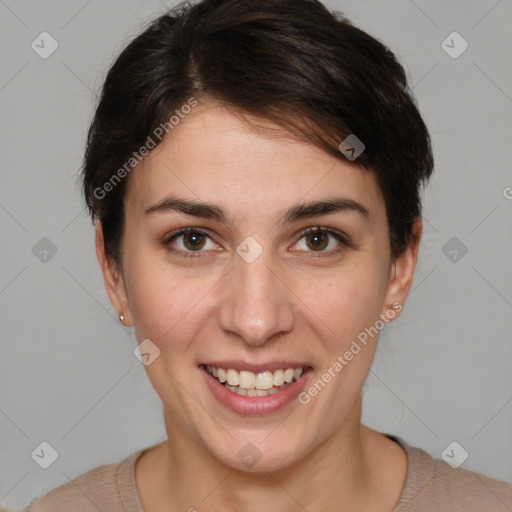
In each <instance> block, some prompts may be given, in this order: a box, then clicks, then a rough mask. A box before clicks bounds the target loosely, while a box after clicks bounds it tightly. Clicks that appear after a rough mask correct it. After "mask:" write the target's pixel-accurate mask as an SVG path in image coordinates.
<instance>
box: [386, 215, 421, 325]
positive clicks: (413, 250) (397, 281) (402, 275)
mask: <svg viewBox="0 0 512 512" xmlns="http://www.w3.org/2000/svg"><path fill="white" fill-rule="evenodd" d="M422 230H423V222H422V220H421V218H420V217H416V219H415V220H414V223H413V227H412V240H411V242H410V244H409V246H408V247H407V249H406V250H405V251H404V252H403V253H402V254H401V255H400V256H398V257H397V258H396V259H395V260H394V261H393V263H392V268H391V275H390V279H389V283H388V288H387V292H386V299H385V301H384V309H383V311H382V315H381V318H382V320H384V321H391V320H393V319H394V318H397V317H398V316H400V312H401V311H402V308H403V305H404V304H405V300H406V298H407V295H408V293H409V289H410V288H411V284H412V280H413V277H414V269H415V268H416V261H417V259H418V250H419V246H420V241H421V233H422ZM386 313H387V314H386Z"/></svg>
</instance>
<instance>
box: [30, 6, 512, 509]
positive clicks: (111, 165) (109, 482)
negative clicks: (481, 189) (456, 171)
mask: <svg viewBox="0 0 512 512" xmlns="http://www.w3.org/2000/svg"><path fill="white" fill-rule="evenodd" d="M432 169H433V158H432V152H431V146H430V139H429V135H428V132H427V129H426V127H425V125H424V122H423V120H422V118H421V116H420V114H419V112H418V110H417V108H416V106H415V102H414V99H413V97H412V95H411V94H410V91H409V90H408V87H407V82H406V78H405V73H404V71H403V68H402V67H401V66H400V64H399V63H398V62H397V60H396V59H395V57H394V55H393V54H392V53H391V52H390V51H389V50H388V49H387V48H386V47H384V46H383V45H382V44H381V43H379V42H378V41H376V40H375V39H373V38H372V37H371V36H369V35H368V34H366V33H364V32H363V31H361V30H359V29H357V28H355V27H353V26H352V25H351V24H350V22H349V21H347V20H346V19H343V18H341V17H338V18H336V17H335V16H334V15H333V14H332V13H330V12H329V11H328V10H327V9H326V8H325V7H324V6H323V5H322V4H320V3H319V2H317V1H314V0H309V1H308V0H263V1H251V0H205V1H203V2H201V3H198V4H196V5H195V6H193V7H190V6H182V7H181V8H179V9H176V10H173V11H171V12H169V13H167V14H165V15H163V16H161V17H160V18H158V19H156V20H155V21H154V22H152V23H151V24H150V25H149V27H148V28H147V29H146V30H145V31H144V33H142V34H141V35H140V36H139V37H137V38H136V39H135V40H134V41H133V42H132V43H130V44H129V45H128V47H127V48H126V49H125V50H124V51H123V52H122V54H121V55H120V56H119V58H118V59H117V60H116V62H115V64H114V65H113V66H112V68H111V70H110V72H109V74H108V76H107V78H106V81H105V84H104V87H103V91H102V96H101V100H100V103H99V106H98V108H97V111H96V114H95V117H94V120H93V122H92V125H91V128H90V131H89V137H88V145H87V150H86V155H85V160H84V167H83V190H84V194H85V199H86V203H87V206H88V208H89V211H90V213H91V216H92V219H93V221H95V222H96V251H97V255H98V259H99V262H100V265H101V268H102V271H103V275H104V280H105V286H106V289H107V292H108V295H109V298H110V300H111V302H112V305H113V307H114V308H115V309H116V311H117V312H118V314H119V319H120V322H121V323H123V324H124V325H125V326H130V327H131V326H133V327H134V328H135V332H136V337H137V340H138V343H139V352H140V359H141V361H142V362H143V364H144V365H145V369H146V371H147V375H148V377H149V379H150V381H151V383H152V385H153V386H154V388H155V390H156V392H157V393H158V395H159V396H160V398H161V399H162V402H163V404H164V418H165V425H166V430H167V435H168V440H167V441H165V442H163V443H160V444H158V445H155V446H152V447H149V448H147V449H145V450H140V451H138V452H136V453H133V454H131V455H129V456H128V457H127V458H126V459H125V460H124V461H122V462H121V463H120V464H109V465H106V466H100V467H97V468H94V469H92V470H91V471H89V472H87V473H84V474H83V475H81V476H79V477H77V478H76V479H75V480H74V481H73V482H70V483H68V484H65V485H62V486H60V487H58V488H56V489H54V490H53V491H51V492H49V493H48V494H47V495H45V496H43V497H41V498H39V499H37V500H36V501H34V502H33V503H32V504H31V505H30V506H29V507H28V508H27V509H26V510H27V511H30V512H40V511H47V510H48V511H49V510H51V511H52V512H56V511H59V510H66V511H67V510H73V511H82V510H83V511H89V510H98V509H100V510H105V511H106V510H108V511H109V512H117V511H122V510H126V511H133V512H135V511H139V512H140V511H142V510H143V511H144V512H154V511H155V512H156V511H161V510H169V511H175V510H176V511H178V510H180V511H185V510H189V511H193V510H212V511H217V510H245V511H249V510H250V511H260V510H261V511H262V510H268V509H269V508H271V509H273V510H281V511H286V510H290V511H291V510H308V511H310V512H313V511H320V510H347V511H359V510H361V511H362V510H365V511H376V512H388V511H389V512H391V511H406V510H408V511H411V510H415V511H420V510H421V511H434V510H435V511H437V512H439V511H448V510H450V511H457V510H464V511H472V510H475V511H476V510H478V511H480V510H486V511H499V510H507V509H508V510H511V509H512V485H510V484H507V483H505V482H501V481H498V480H495V479H492V478H489V477H486V476H484V475H481V474H478V473H474V472H471V471H468V470H465V469H462V468H461V467H458V468H457V469H454V468H452V467H450V466H449V465H448V464H447V463H446V462H445V461H444V460H441V459H434V458H432V457H431V456H430V455H428V454H427V453H426V452H425V451H423V450H421V449H420V448H414V447H411V446H409V445H408V444H407V443H405V442H404V441H403V440H401V439H399V438H396V437H393V436H389V435H385V434H381V433H379V432H376V431H375V430H372V429H370V428H368V427H366V426H365V425H363V424H362V423H361V389H362V386H363V383H364V381H365V379H366V377H367V375H368V372H369V369H370V366H371V363H372V359H373V356H374V354H375V350H376V343H377V339H378V333H379V332H380V330H381V329H382V327H383V326H384V325H385V323H387V322H390V321H392V320H394V319H396V318H397V317H398V316H399V315H400V312H401V310H402V308H403V305H404V303H405V300H406V298H407V294H408V292H409V289H410V286H411V282H412V278H413V274H414V268H415V264H416V260H417V256H418V247H419V242H420V239H421V233H422V222H421V199H420V188H421V186H422V185H424V184H425V183H426V182H427V181H428V179H429V178H430V176H431V173H432ZM507 507H508V508H507Z"/></svg>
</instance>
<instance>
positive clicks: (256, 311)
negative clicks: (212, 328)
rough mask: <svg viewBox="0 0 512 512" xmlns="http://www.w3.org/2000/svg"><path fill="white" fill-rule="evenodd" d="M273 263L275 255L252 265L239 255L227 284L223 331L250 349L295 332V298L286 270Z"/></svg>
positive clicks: (268, 254) (262, 257) (265, 255)
mask: <svg viewBox="0 0 512 512" xmlns="http://www.w3.org/2000/svg"><path fill="white" fill-rule="evenodd" d="M272 260H273V258H272V255H271V251H263V253H262V254H260V256H259V257H258V258H257V259H256V260H254V261H252V262H250V263H249V262H248V261H246V260H244V259H243V258H242V257H240V256H239V255H238V254H235V255H234V257H233V267H234V268H233V270H232V271H231V272H229V273H228V276H227V277H228V282H226V283H225V284H224V286H225V288H224V293H223V294H222V304H221V307H220V314H219V322H220V327H221V328H222V329H223V330H224V331H226V332H229V333H231V334H235V335H237V336H238V337H240V338H242V339H243V341H244V342H245V343H247V344H248V345H254V346H258V345H263V344H264V343H266V342H267V341H268V340H271V339H273V338H276V337H278V336H279V335H281V334H283V333H287V332H290V331H291V330H292V328H293V323H294V307H293V297H294V295H293V293H292V292H291V291H290V288H288V287H287V283H286V276H284V275H283V273H282V268H281V272H280V271H279V268H280V265H279V264H278V262H275V261H274V262H273V261H272ZM280 273H281V275H279V274H280Z"/></svg>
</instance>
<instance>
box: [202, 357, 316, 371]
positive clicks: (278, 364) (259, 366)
mask: <svg viewBox="0 0 512 512" xmlns="http://www.w3.org/2000/svg"><path fill="white" fill-rule="evenodd" d="M201 364H202V365H206V366H215V367H217V368H225V369H229V368H232V369H233V370H244V371H246V372H253V373H259V372H264V371H271V372H274V371H276V370H280V369H283V370H286V369H287V368H304V369H306V368H310V365H308V364H307V363H300V362H296V361H269V362H267V363H249V362H247V361H241V360H236V361H234V360H230V361H227V360H224V361H206V362H204V363H201Z"/></svg>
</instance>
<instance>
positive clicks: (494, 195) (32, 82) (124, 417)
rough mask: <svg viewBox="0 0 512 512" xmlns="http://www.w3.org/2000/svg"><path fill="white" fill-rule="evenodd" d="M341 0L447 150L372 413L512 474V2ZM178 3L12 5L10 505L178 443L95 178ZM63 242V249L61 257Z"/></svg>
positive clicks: (2, 7) (8, 29)
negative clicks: (404, 80) (118, 67)
mask: <svg viewBox="0 0 512 512" xmlns="http://www.w3.org/2000/svg"><path fill="white" fill-rule="evenodd" d="M326 4H327V5H328V6H329V7H333V8H336V9H340V10H343V11H344V12H345V13H346V14H347V16H348V17H349V18H351V19H352V20H353V22H354V23H355V24H356V25H359V26H361V27H362V28H363V29H366V30H367V31H369V32H370V33H371V34H373V35H374V36H376V37H378V38H380V39H382V40H383V41H384V42H385V43H386V44H388V45H389V46H390V48H391V49H392V50H393V51H395V52H396V53H397V54H398V55H399V56H400V58H401V60H402V62H403V64H404V65H405V66H406V69H407V70H408V73H409V76H410V79H411V83H412V84H413V86H414V92H415V94H416V95H417V97H418V100H419V104H420V108H421V111H422V113H423V114H424V116H425V119H426V122H427V124H428V126H429V128H430V131H431V134H432V138H433V144H434V151H435V156H436V169H435V176H434V178H433V181H432V183H431V185H430V186H429V188H428V189H427V190H426V193H425V212H424V213H425V215H424V218H425V230H424V238H423V241H422V247H421V256H420V259H419V263H418V267H417V271H416V275H415V280H414V283H413V286H412V291H411V294H410V296H409V299H408V301H407V303H406V306H405V309H404V311H403V314H402V316H401V317H400V318H399V319H398V321H396V322H394V323H392V324H391V325H390V326H387V328H386V330H385V331H384V332H383V333H382V334H381V339H380V345H379V350H378V353H377V356H376V359H375V363H374V365H373V368H372V372H371V374H370V376H369V378H368V381H367V383H366V385H365V388H364V392H365V395H364V416H363V421H364V422H365V423H366V424H368V425H369V426H371V427H373V428H376V429H378V430H380V431H382V432H388V433H394V434H396V435H399V436H401V437H402V438H404V439H405V440H406V441H407V442H409V443H410V444H413V445H416V446H420V447H422V448H424V449H425V450H427V451H429V452H430V453H432V454H433V455H435V456H436V457H440V456H441V453H442V451H443V450H444V449H445V448H446V447H447V446H448V445H449V444H450V443H451V442H452V441H454V440H456V441H457V442H459V443H460V444H461V445H462V446H463V447H464V448H465V449H466V450H467V452H468V453H469V457H468V459H467V460H466V461H465V462H464V464H463V467H465V468H468V469H471V470H476V471H479V472H482V473H486V474H488V475H490V476H494V477H496V478H500V479H503V480H508V481H512V371H511V362H512V336H511V330H512V265H511V261H512V229H511V228H512V199H507V197H506V196H507V195H508V197H509V198H510V197H511V196H512V189H507V187H512V172H511V161H512V158H511V157H512V154H511V153H512V150H511V146H512V145H511V143H510V141H511V135H512V116H511V113H512V99H511V97H512V80H511V79H512V68H511V66H510V60H509V57H510V55H511V54H512V38H511V35H510V30H509V29H510V26H511V21H512V2H510V0H501V1H496V0H480V1H476V0H472V1H468V0H458V1H450V2H446V1H444V0H436V1H429V2H427V1H426V0H415V1H414V2H413V1H412V0H393V1H386V2H382V1H376V0H374V1H364V2H362V1H355V0H351V1H344V2H335V1H330V2H326ZM167 5H168V6H172V5H174V3H173V2H169V3H167ZM164 7H165V4H164V3H162V2H158V1H147V0H146V1H141V0H138V1H131V2H123V1H121V0H116V1H110V2H99V1H98V0H92V1H89V2H87V1H77V0H74V1H64V0H60V1H58V0H53V1H51V2H49V1H47V2H35V1H27V2H14V1H13V0H9V1H8V0H5V1H2V0H0V34H1V36H0V37H1V48H2V53H1V68H0V69H1V75H0V109H1V117H2V121H3V122H2V134H1V141H2V142H1V144H2V151H1V154H2V162H1V166H2V171H1V186H0V226H1V241H2V251H1V252H0V326H1V349H2V355H1V358H0V379H1V381H0V389H1V400H0V431H1V439H0V443H1V444H0V454H1V456H0V504H9V505H11V506H15V507H22V506H25V505H27V504H28V503H29V502H30V501H31V500H32V499H33V498H35V497H36V496H39V495H42V494H43V493H44V492H46V491H48V490H49V489H50V488H53V487H55V486H57V485H59V484H61V483H64V482H67V481H68V480H69V479H71V478H73V477H75V476H76V475H78V474H79V473H82V472H84V471H87V470H89V469H91V468H92V467H95V466H98V465H100V464H106V463H110V462H116V461H119V460H121V459H122V458H124V457H125V456H127V455H128V454H129V453H131V452H132V451H135V450H137V449H139V448H143V447H146V446H150V445H152V444H155V443H157V442H159V441H161V440H163V439H164V438H165V430H164V424H163V419H162V410H161V409H162V406H161V403H160V400H159V399H158V397H157V395H156V393H155V392H154V391H153V389H152V387H151V385H150V383H149V381H148V379H147V377H146V375H145V372H144V368H143V366H142V364H140V363H139V361H138V360H137V359H136V358H135V357H134V355H133V349H134V348H135V346H136V340H135V338H134V334H133V332H132V330H131V329H126V328H124V327H123V326H121V325H120V324H119V322H118V321H117V318H116V316H115V312H114V311H113V309H112V307H111V305H110V303H109V301H108V298H107V295H106V292H105V290H104V286H103V281H102V276H101V274H100V269H99V266H98V264H97V260H96V255H95V252H94V239H93V227H92V224H91V223H90V221H89V220H88V218H87V217H86V215H85V211H84V208H83V205H82V203H81V198H80V196H79V193H78V189H77V170H78V167H79V165H80V163H81V158H82V153H83V149H84V141H85V135H86V130H87V127H88V123H89V122H90V120H91V116H92V113H93V108H94V105H95V101H96V99H95V94H96V93H97V92H98V90H99V87H100V85H101V83H102V80H103V78H104V76H105V72H106V70H107V68H108V66H109V65H110V64H111V63H112V60H113V58H114V56H115V55H116V54H117V53H118V52H119V51H120V50H121V48H122V47H123V46H124V45H125V44H126V42H127V41H128V40H129V39H130V38H131V35H132V34H134V32H135V30H136V28H137V27H138V26H140V24H141V23H143V22H145V21H147V20H149V19H150V18H152V17H153V16H154V15H156V14H158V13H160V12H161V11H162V9H163V8H164ZM43 31H47V32H49V33H50V34H51V35H52V37H53V38H55V39H56V40H57V42H58V44H59V47H58V49H57V50H56V51H55V53H53V54H52V55H51V56H50V57H49V58H47V59H42V58H41V57H40V56H39V55H38V54H37V53H36V52H35V51H34V50H33V49H32V48H31V43H32V41H33V40H35V39H36V38H37V37H38V36H39V34H40V33H41V32H43ZM453 31H457V32H459V33H460V34H461V35H462V37H463V38H464V39H465V40H466V41H467V42H468V43H469V47H468V49H467V50H466V51H465V52H464V53H463V54H462V55H461V56H460V57H458V58H456V59H454V58H452V57H450V56H449V55H448V54H447V53H446V52H445V50H444V49H443V48H442V46H441V43H442V41H443V40H445V38H446V37H447V36H448V35H449V34H451V33H452V32H453ZM449 41H450V42H449V44H450V45H451V46H454V49H455V50H457V49H458V48H460V45H459V42H457V41H455V42H454V43H451V40H449ZM507 55H508V57H507ZM390 129H392V127H390ZM507 191H508V192H509V193H507ZM43 237H47V238H48V239H50V240H51V242H52V243H53V244H54V245H55V247H56V248H57V252H56V253H55V254H54V255H52V253H51V252H50V253H49V254H48V255H47V256H46V261H41V260H40V258H42V257H43V255H42V253H40V252H39V253H38V252H37V250H34V252H35V253H36V254H34V252H33V247H34V246H35V245H36V244H37V243H38V242H39V241H40V239H41V238H43ZM453 237H456V240H455V241H452V242H451V244H454V245H453V246H452V245H448V246H446V244H447V243H448V242H449V241H450V239H452V238H453ZM45 243H46V244H47V243H48V242H40V244H43V245H44V244H45ZM464 246H465V247H467V253H466V254H465V255H462V254H463V251H462V249H463V247H464ZM37 247H40V246H36V248H37ZM453 250H455V251H457V254H455V253H453V252H452V253H451V254H450V251H453ZM461 255H462V257H461ZM455 257H456V261H452V260H453V259H454V258H455ZM43 441H46V442H48V443H50V444H51V445H52V446H53V447H54V448H55V450H56V451H57V452H58V458H57V460H56V461H55V462H54V463H53V464H52V465H51V466H50V467H49V468H48V469H42V468H41V467H39V465H38V464H36V463H35V462H34V460H33V459H32V457H31V453H32V452H33V451H34V450H35V449H36V447H38V446H39V444H40V443H41V442H43Z"/></svg>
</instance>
